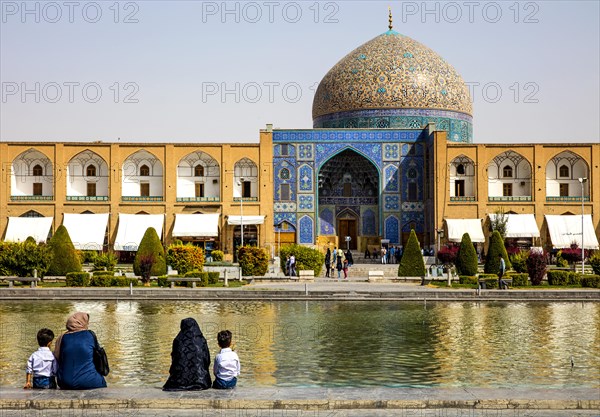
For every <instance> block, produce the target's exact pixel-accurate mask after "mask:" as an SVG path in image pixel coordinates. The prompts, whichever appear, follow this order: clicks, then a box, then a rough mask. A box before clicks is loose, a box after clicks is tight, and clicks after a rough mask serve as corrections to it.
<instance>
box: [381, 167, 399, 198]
mask: <svg viewBox="0 0 600 417" xmlns="http://www.w3.org/2000/svg"><path fill="white" fill-rule="evenodd" d="M383 172H384V178H385V179H384V185H383V191H384V192H386V193H392V192H398V191H399V187H398V167H397V166H395V165H387V166H386V167H385V168H384V171H383Z"/></svg>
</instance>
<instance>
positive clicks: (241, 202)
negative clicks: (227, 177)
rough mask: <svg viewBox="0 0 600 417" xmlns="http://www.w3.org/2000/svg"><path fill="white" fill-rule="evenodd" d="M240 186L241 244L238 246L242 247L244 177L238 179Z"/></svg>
mask: <svg viewBox="0 0 600 417" xmlns="http://www.w3.org/2000/svg"><path fill="white" fill-rule="evenodd" d="M238 185H239V186H240V232H241V243H240V246H241V247H242V248H243V247H244V177H240V180H239V181H238Z"/></svg>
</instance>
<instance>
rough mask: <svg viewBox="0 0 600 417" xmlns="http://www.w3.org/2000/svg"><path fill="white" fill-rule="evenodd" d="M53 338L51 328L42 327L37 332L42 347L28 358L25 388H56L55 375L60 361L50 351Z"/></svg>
mask: <svg viewBox="0 0 600 417" xmlns="http://www.w3.org/2000/svg"><path fill="white" fill-rule="evenodd" d="M52 340H54V332H52V330H50V329H40V331H39V332H38V333H37V341H38V345H39V346H40V347H39V349H38V350H36V351H35V352H33V353H32V354H31V356H30V357H29V359H28V360H27V381H26V383H25V386H24V387H23V388H25V389H29V388H32V387H33V388H40V389H49V388H52V389H54V388H56V379H55V376H56V371H57V368H58V363H57V362H56V358H55V357H54V354H53V353H52V352H51V351H50V345H51V344H52ZM32 377H33V381H32Z"/></svg>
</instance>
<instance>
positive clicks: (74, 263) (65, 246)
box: [46, 225, 81, 276]
mask: <svg viewBox="0 0 600 417" xmlns="http://www.w3.org/2000/svg"><path fill="white" fill-rule="evenodd" d="M48 246H49V248H50V252H51V253H52V261H51V262H50V267H49V268H48V272H47V273H46V274H47V275H55V276H65V275H67V274H68V273H69V272H80V271H81V260H80V259H79V255H78V254H77V251H76V250H75V246H73V242H71V237H70V236H69V232H68V231H67V228H66V227H65V226H63V225H61V226H60V227H59V228H58V229H56V233H55V234H54V236H52V239H50V242H48Z"/></svg>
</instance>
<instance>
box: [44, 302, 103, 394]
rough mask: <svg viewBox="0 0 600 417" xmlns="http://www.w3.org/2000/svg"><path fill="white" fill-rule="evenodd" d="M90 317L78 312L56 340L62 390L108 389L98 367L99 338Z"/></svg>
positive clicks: (59, 384)
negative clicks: (93, 332)
mask: <svg viewBox="0 0 600 417" xmlns="http://www.w3.org/2000/svg"><path fill="white" fill-rule="evenodd" d="M89 320H90V316H89V314H87V313H82V312H77V313H75V314H73V315H72V316H71V317H69V318H68V319H67V332H66V333H64V334H62V335H60V336H59V337H58V339H57V340H56V348H55V349H54V356H56V360H57V361H58V372H57V381H58V386H59V387H60V388H61V389H94V388H105V387H106V381H105V380H104V377H103V376H102V375H100V374H99V373H98V371H97V370H96V367H95V366H94V347H95V346H96V337H95V335H93V334H92V332H91V331H89V330H88V324H89Z"/></svg>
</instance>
